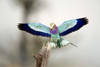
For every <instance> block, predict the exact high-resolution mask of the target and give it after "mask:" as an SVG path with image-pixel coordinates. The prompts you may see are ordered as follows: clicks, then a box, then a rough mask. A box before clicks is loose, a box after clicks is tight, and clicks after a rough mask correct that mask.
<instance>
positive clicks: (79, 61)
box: [0, 0, 100, 67]
mask: <svg viewBox="0 0 100 67" xmlns="http://www.w3.org/2000/svg"><path fill="white" fill-rule="evenodd" d="M42 1H43V2H44V5H43V6H42V8H43V9H41V11H37V12H36V13H32V14H31V15H30V17H29V22H31V23H32V22H40V23H43V24H45V25H47V26H49V24H50V23H51V22H54V23H55V24H57V25H58V26H59V25H60V24H61V23H62V22H63V21H66V20H71V19H76V18H82V17H87V18H88V19H89V24H88V25H86V26H84V27H82V28H81V29H80V30H79V31H76V32H73V33H71V34H69V35H68V36H65V37H64V38H65V39H67V40H69V41H70V42H72V43H74V44H76V45H77V46H78V47H77V48H76V47H74V46H72V45H68V46H67V47H63V48H58V49H53V50H52V51H51V56H50V60H49V66H48V67H100V26H99V25H100V0H42ZM44 6H45V7H44ZM20 22H22V9H21V8H19V7H16V6H14V4H13V3H11V0H0V50H2V49H3V50H5V51H6V52H8V53H10V52H12V51H13V50H14V49H15V50H17V48H18V43H19V38H20V33H19V30H18V29H17V24H18V23H20ZM3 62H7V61H4V59H3V58H2V55H1V56H0V63H3Z"/></svg>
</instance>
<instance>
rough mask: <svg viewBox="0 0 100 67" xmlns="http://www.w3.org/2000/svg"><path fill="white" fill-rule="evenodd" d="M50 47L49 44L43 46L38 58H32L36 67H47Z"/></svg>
mask: <svg viewBox="0 0 100 67" xmlns="http://www.w3.org/2000/svg"><path fill="white" fill-rule="evenodd" d="M50 51H51V46H50V44H49V43H47V44H46V45H44V44H43V46H42V49H41V51H40V53H39V54H38V56H37V57H36V56H35V55H33V57H34V58H35V59H36V67H47V64H48V60H49V56H50Z"/></svg>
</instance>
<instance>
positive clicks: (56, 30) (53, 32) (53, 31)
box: [50, 28, 58, 34]
mask: <svg viewBox="0 0 100 67" xmlns="http://www.w3.org/2000/svg"><path fill="white" fill-rule="evenodd" d="M50 33H52V34H57V33H58V28H55V29H54V30H50Z"/></svg>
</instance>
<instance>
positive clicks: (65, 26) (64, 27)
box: [58, 17, 88, 36]
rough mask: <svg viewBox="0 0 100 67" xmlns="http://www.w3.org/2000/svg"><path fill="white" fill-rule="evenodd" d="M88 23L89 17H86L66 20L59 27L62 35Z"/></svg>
mask: <svg viewBox="0 0 100 67" xmlns="http://www.w3.org/2000/svg"><path fill="white" fill-rule="evenodd" d="M87 23H88V19H87V18H86V17H85V18H79V19H74V20H69V21H65V22H64V23H62V24H61V25H60V26H59V27H58V30H59V34H60V36H64V35H67V34H69V33H71V32H74V31H76V30H78V29H80V28H81V27H82V26H84V25H86V24H87Z"/></svg>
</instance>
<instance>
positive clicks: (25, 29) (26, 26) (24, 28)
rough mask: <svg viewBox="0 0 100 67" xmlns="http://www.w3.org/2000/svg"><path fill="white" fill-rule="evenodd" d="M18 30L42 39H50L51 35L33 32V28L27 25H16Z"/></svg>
mask: <svg viewBox="0 0 100 67" xmlns="http://www.w3.org/2000/svg"><path fill="white" fill-rule="evenodd" d="M18 28H19V29H20V30H23V31H26V32H28V33H31V34H33V35H37V36H44V37H51V35H50V34H49V33H45V32H42V31H37V30H34V29H33V28H31V27H30V26H29V25H28V23H20V24H19V25H18Z"/></svg>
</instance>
